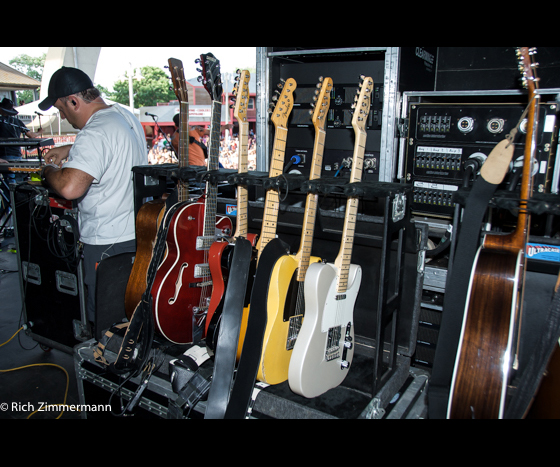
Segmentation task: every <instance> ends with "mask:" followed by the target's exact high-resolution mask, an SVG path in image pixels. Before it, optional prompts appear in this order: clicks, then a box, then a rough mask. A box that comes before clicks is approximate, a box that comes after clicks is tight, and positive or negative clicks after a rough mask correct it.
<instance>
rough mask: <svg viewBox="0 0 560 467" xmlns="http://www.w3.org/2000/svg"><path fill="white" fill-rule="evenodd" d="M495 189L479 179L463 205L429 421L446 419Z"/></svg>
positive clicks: (431, 380)
mask: <svg viewBox="0 0 560 467" xmlns="http://www.w3.org/2000/svg"><path fill="white" fill-rule="evenodd" d="M496 188H497V185H494V184H492V183H488V182H487V181H486V180H484V178H482V177H479V178H478V179H477V180H476V182H475V183H474V185H473V188H472V190H471V192H470V194H469V196H468V198H467V200H466V203H465V210H464V215H463V220H462V222H461V230H460V232H459V237H458V240H457V250H456V253H455V261H454V264H453V269H452V271H451V275H450V277H449V278H448V280H447V289H446V292H445V298H444V303H443V310H444V311H443V316H442V321H441V326H440V331H439V337H438V342H437V347H436V353H435V357H434V366H433V370H432V377H431V379H430V386H429V392H428V408H429V417H430V418H432V419H445V418H446V417H447V405H448V401H449V393H450V388H451V379H452V376H453V370H454V368H455V359H456V357H457V347H458V345H459V339H460V336H461V329H462V327H463V315H464V312H465V303H466V300H467V294H468V289H469V283H470V277H471V272H472V265H473V262H474V259H475V256H476V252H477V251H478V247H479V244H480V232H481V229H482V221H483V218H484V215H485V213H486V209H487V207H488V202H489V201H490V199H491V198H492V196H493V194H494V192H495V191H496Z"/></svg>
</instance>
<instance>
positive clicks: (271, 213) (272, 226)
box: [258, 126, 288, 259]
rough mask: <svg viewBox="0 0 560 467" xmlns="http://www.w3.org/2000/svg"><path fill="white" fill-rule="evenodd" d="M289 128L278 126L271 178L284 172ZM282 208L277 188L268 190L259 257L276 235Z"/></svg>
mask: <svg viewBox="0 0 560 467" xmlns="http://www.w3.org/2000/svg"><path fill="white" fill-rule="evenodd" d="M287 137H288V129H287V128H284V127H281V126H278V127H277V128H276V135H275V137H274V150H273V153H272V161H271V165H270V172H269V176H270V178H274V177H279V176H280V175H282V173H283V172H284V155H285V153H286V141H287ZM279 208H280V195H279V193H278V192H277V191H275V190H268V191H267V193H266V201H265V207H264V216H263V217H264V218H263V226H262V231H261V236H260V239H259V248H258V250H259V253H258V258H259V259H260V256H261V254H262V252H263V250H264V248H265V247H266V245H268V244H269V243H270V242H271V241H272V240H273V239H274V238H275V237H276V229H277V226H278V211H279Z"/></svg>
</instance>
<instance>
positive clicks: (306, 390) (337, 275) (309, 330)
mask: <svg viewBox="0 0 560 467" xmlns="http://www.w3.org/2000/svg"><path fill="white" fill-rule="evenodd" d="M372 90H373V79H372V78H364V77H362V82H361V83H360V89H359V90H358V96H357V97H356V102H355V105H354V117H353V119H352V126H353V128H354V132H355V134H356V142H355V145H354V157H353V160H352V174H351V178H350V183H358V182H360V181H361V180H362V169H363V162H364V153H365V147H366V138H367V134H366V131H365V127H366V121H367V118H368V115H369V111H370V106H371V92H372ZM358 204H359V200H358V198H348V202H347V205H346V216H345V221H344V231H343V235H342V245H341V247H340V252H339V254H338V256H337V258H336V261H335V262H334V264H331V263H328V264H324V263H314V264H312V265H310V266H309V269H308V270H307V275H306V277H305V286H304V287H305V290H304V292H305V319H304V321H303V325H302V327H301V330H300V333H299V336H298V339H297V341H296V344H295V347H294V350H293V353H292V358H291V360H290V368H289V372H288V381H289V384H290V388H291V389H292V391H294V392H295V393H296V394H299V395H301V396H304V397H307V398H313V397H317V396H320V395H321V394H324V393H325V392H327V391H329V390H330V389H333V388H335V387H337V386H339V385H340V384H341V383H342V382H343V381H344V379H345V378H346V375H347V374H348V370H349V368H350V365H351V364H352V359H353V357H354V305H355V303H356V299H357V297H358V292H359V290H360V285H361V282H362V269H361V267H360V266H357V265H354V264H351V261H352V249H353V246H354V233H355V229H356V217H357V213H358Z"/></svg>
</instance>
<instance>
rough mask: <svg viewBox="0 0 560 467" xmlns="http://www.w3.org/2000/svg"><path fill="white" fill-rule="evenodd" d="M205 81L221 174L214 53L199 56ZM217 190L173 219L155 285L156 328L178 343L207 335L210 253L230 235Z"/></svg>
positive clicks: (213, 154) (211, 153)
mask: <svg viewBox="0 0 560 467" xmlns="http://www.w3.org/2000/svg"><path fill="white" fill-rule="evenodd" d="M197 62H199V63H201V64H202V65H203V70H201V71H202V72H203V76H202V81H203V83H204V86H205V88H206V90H207V91H208V92H209V93H210V95H211V96H212V98H213V100H212V121H211V130H210V133H211V134H210V144H209V148H208V169H209V170H217V169H218V166H219V156H220V131H221V128H220V124H221V109H222V103H221V95H222V84H221V75H220V66H219V61H218V60H217V59H216V58H215V57H214V56H213V55H212V54H204V55H201V58H200V60H198V59H197ZM217 194H218V188H217V186H215V185H213V184H212V183H210V182H208V183H207V184H206V193H205V195H204V197H203V199H199V200H198V201H197V202H196V203H191V204H187V203H186V202H185V201H186V200H185V199H184V197H182V196H181V192H180V193H179V202H180V203H183V205H182V206H181V207H180V208H179V209H178V210H177V211H176V212H175V214H174V215H173V218H172V219H171V221H170V224H169V229H168V233H167V239H166V253H165V257H164V259H163V261H162V263H161V265H160V266H159V268H158V270H157V272H156V275H155V279H154V284H153V286H152V298H153V313H154V321H155V324H156V329H157V330H158V331H159V332H160V333H161V334H162V335H163V336H164V337H165V338H166V339H168V340H169V341H171V342H173V343H176V344H188V343H192V342H198V341H200V340H201V339H202V338H203V337H204V320H205V317H206V312H207V311H208V304H209V301H210V295H211V290H212V281H211V277H210V268H209V265H208V252H209V250H210V247H211V246H212V244H213V243H214V242H215V241H217V240H218V238H223V237H227V236H229V235H231V230H232V224H231V220H230V219H229V218H227V217H222V216H218V217H217V216H216V210H217Z"/></svg>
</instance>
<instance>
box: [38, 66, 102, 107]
mask: <svg viewBox="0 0 560 467" xmlns="http://www.w3.org/2000/svg"><path fill="white" fill-rule="evenodd" d="M90 88H93V82H92V81H91V79H90V77H89V76H88V75H86V74H85V73H84V72H83V71H82V70H78V69H77V68H70V67H66V66H63V67H62V68H61V69H60V70H57V71H55V72H54V74H53V75H52V76H51V80H50V82H49V96H48V97H47V98H46V99H45V100H43V102H41V103H40V104H39V108H40V109H41V110H43V111H44V110H47V109H50V108H51V107H52V106H53V105H54V103H55V102H56V101H57V100H58V99H60V98H61V97H66V96H70V95H72V94H76V93H77V92H81V91H85V90H86V89H90Z"/></svg>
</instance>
